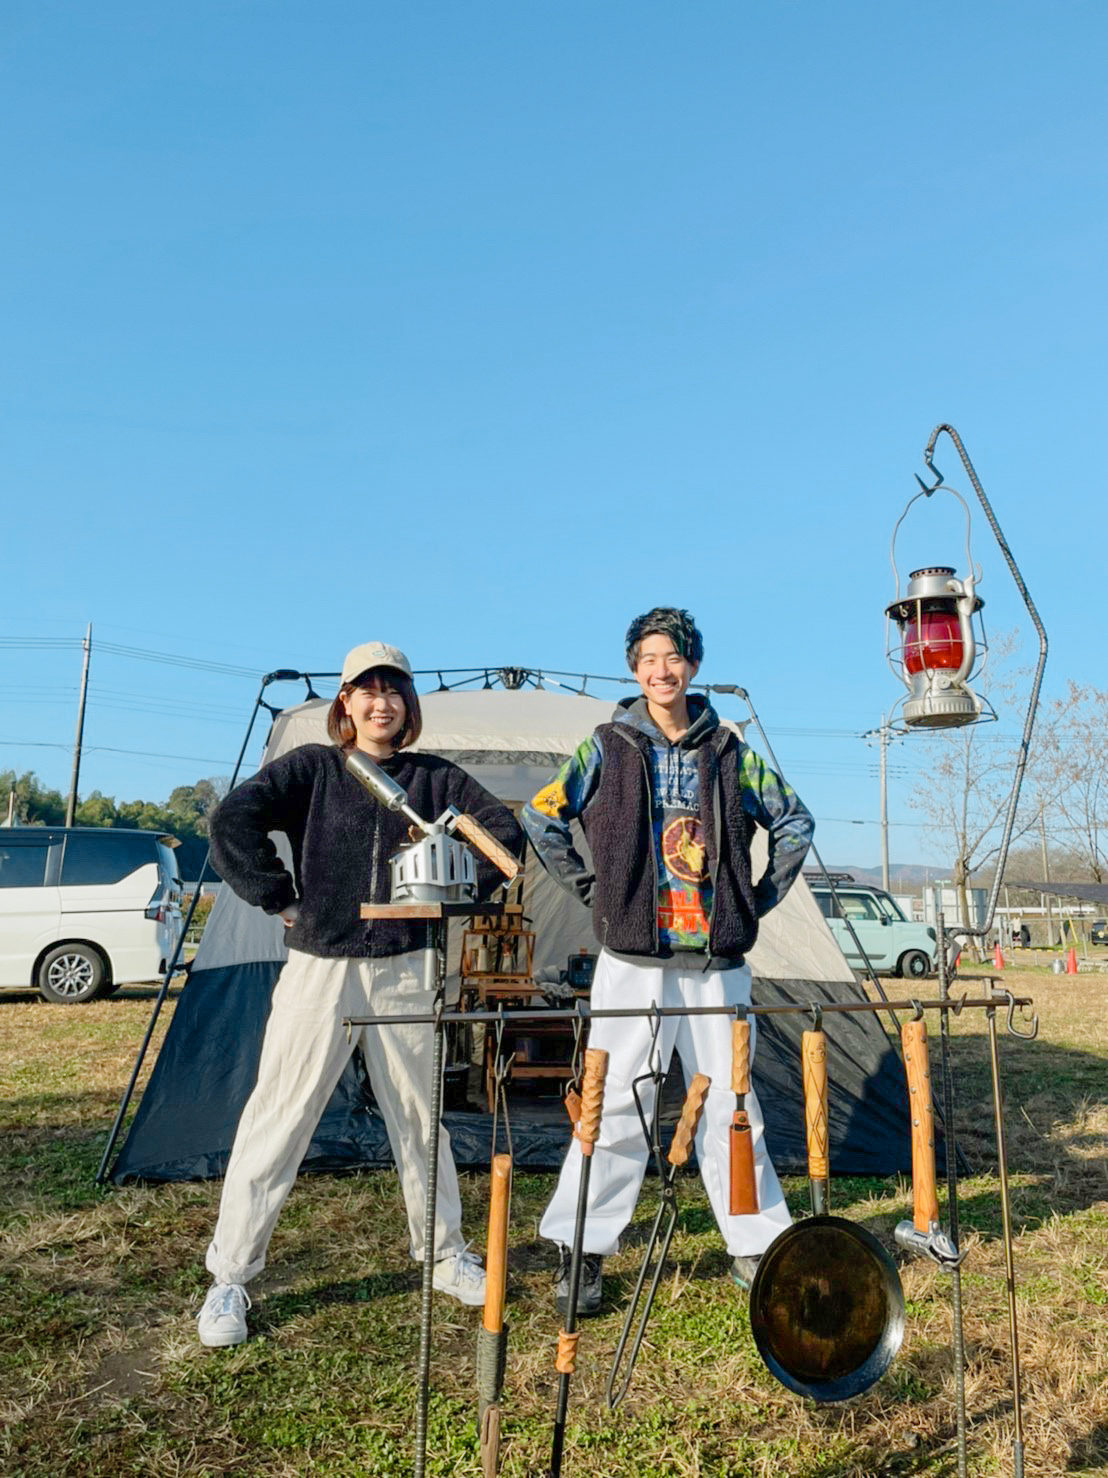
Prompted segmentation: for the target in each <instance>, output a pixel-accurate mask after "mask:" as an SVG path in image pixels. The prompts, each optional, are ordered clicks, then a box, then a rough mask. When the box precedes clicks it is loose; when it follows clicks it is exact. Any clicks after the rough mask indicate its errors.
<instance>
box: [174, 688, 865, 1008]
mask: <svg viewBox="0 0 1108 1478" xmlns="http://www.w3.org/2000/svg"><path fill="white" fill-rule="evenodd" d="M329 706H330V703H329V700H327V699H322V698H317V699H313V700H311V701H309V702H307V703H299V704H297V705H296V707H294V708H286V709H284V710H283V711H282V712H281V713H279V714H278V715H277V716H276V718H275V719H274V721H273V729H272V732H271V734H270V737H269V742H268V744H267V745H266V750H265V761H269V760H273V759H276V758H277V757H278V756H279V755H282V754H286V753H287V752H288V751H289V750H290V749H296V748H297V747H298V746H299V745H301V744H326V743H328V742H329V741H328V739H327V710H328V708H329ZM420 706H421V707H422V709H423V733H422V735H421V737H420V740H419V743H418V744H416V745H415V746H414V749H416V750H421V751H423V752H425V753H429V754H438V755H442V756H444V757H445V758H447V759H451V760H453V761H454V762H455V763H456V764H459V765H462V766H463V767H464V768H465V769H466V770H468V771H469V773H470V774H471V775H472V776H473V777H474V779H476V780H478V781H480V783H481V784H482V785H484V786H485V787H486V788H487V789H488V790H491V791H492V792H493V794H494V795H496V796H497V797H498V798H499V799H500V800H502V801H505V802H506V803H507V804H509V805H511V806H512V807H513V809H515V810H516V811H517V812H518V809H519V807H520V806H521V805H522V804H523V803H524V802H526V801H529V800H530V799H531V797H532V796H533V795H534V794H535V793H536V791H538V790H539V789H540V787H541V786H543V785H545V784H546V782H547V781H548V780H549V779H550V777H551V775H552V774H553V772H554V771H555V770H556V769H557V768H558V767H559V766H560V765H561V764H563V763H564V761H565V760H566V759H567V758H568V756H569V755H571V754H572V753H573V751H574V750H575V749H576V748H577V746H578V744H580V742H581V740H582V739H584V738H586V737H587V736H588V735H589V734H590V733H592V731H593V729H595V728H596V726H597V725H598V724H602V723H607V722H608V721H609V720H610V719H611V717H612V714H613V712H614V711H615V707H616V705H615V704H613V703H607V702H604V701H602V700H601V699H599V698H590V697H587V696H585V695H579V694H566V693H557V692H551V691H550V690H549V689H534V688H517V689H505V690H501V689H495V688H493V689H487V690H479V691H477V692H449V691H443V692H437V693H426V694H422V695H421V696H420ZM732 727H735V728H736V731H738V730H737V726H734V725H733V726H732ZM428 819H433V818H428ZM577 835H578V844H579V846H580V847H581V848H582V849H583V851H584V852H585V855H587V846H586V843H585V841H584V837H583V835H582V834H581V833H580V831H579V830H578V833H577ZM274 841H275V842H276V843H277V845H278V847H279V848H280V849H281V850H282V851H283V853H284V855H285V857H286V858H287V857H288V855H289V854H288V847H287V843H286V842H285V839H284V837H282V836H280V835H275V836H274ZM765 857H766V840H765V833H764V832H762V831H759V832H758V833H757V835H756V838H755V846H754V870H755V874H756V875H757V874H758V873H760V872H761V870H762V869H763V868H764V866H765ZM523 910H524V913H525V914H526V915H527V917H528V918H529V919H530V920H531V921H532V927H533V928H534V930H535V935H536V944H535V968H536V969H540V968H542V967H544V966H558V967H564V966H565V963H566V959H567V956H568V955H569V954H571V953H573V952H575V951H576V950H577V949H579V948H582V947H587V948H589V949H590V950H591V949H595V947H596V946H595V942H594V940H593V936H592V929H591V925H590V921H589V916H588V913H587V911H586V910H585V909H584V908H582V907H580V906H578V905H577V904H576V903H575V902H574V900H573V899H572V898H570V897H569V896H568V895H567V894H566V892H565V891H564V890H563V889H562V888H560V887H558V885H557V884H556V883H554V882H552V880H551V879H550V878H549V877H548V875H547V874H546V873H545V872H544V871H543V869H542V867H541V866H540V865H539V864H538V863H537V861H536V860H535V858H534V856H533V854H531V853H530V852H529V853H528V859H527V868H526V875H525V880H524V892H523ZM284 933H285V931H284V928H283V927H282V925H281V921H280V920H279V919H275V918H271V917H270V916H269V915H267V914H264V913H262V912H261V910H260V909H256V908H251V907H250V905H249V904H247V903H244V902H243V901H242V899H241V898H239V897H237V896H236V895H235V894H234V893H232V892H231V890H230V888H221V889H220V891H219V897H218V898H217V900H216V903H215V905H214V907H213V909H212V915H211V919H210V921H209V924H208V927H207V929H206V930H205V932H204V937H203V939H202V940H201V943H200V949H199V951H198V952H197V957H196V961H195V963H194V965H193V969H194V970H206V969H212V968H217V967H220V966H226V965H232V964H238V963H241V962H243V961H246V960H270V961H283V960H284V958H285V942H284ZM750 964H751V968H752V970H753V972H754V974H755V975H756V976H759V977H761V978H763V979H766V980H820V981H828V982H830V981H841V982H843V983H844V984H847V983H848V984H850V985H851V986H852V985H853V984H854V979H855V977H854V972H853V970H852V969H851V968H850V966H849V965H848V964H847V962H846V960H845V958H844V956H843V953H842V951H841V950H840V949H839V946H838V945H837V944H836V942H835V940H834V937H833V936H832V934H831V931H830V929H829V928H828V927H827V921H826V920H825V919H824V917H823V915H822V914H821V913H820V911H819V907H818V905H817V904H816V902H815V900H814V898H813V897H812V894H811V892H810V890H809V888H808V884H807V882H806V881H805V880H804V879H803V878H798V879H797V881H796V884H795V885H794V887H793V888H792V889H791V891H790V892H789V893H788V895H787V896H786V897H785V899H784V901H783V902H782V904H781V906H780V907H779V908H777V909H775V910H774V911H773V913H771V914H769V915H768V916H767V917H766V918H765V919H764V920H763V922H762V926H761V930H760V932H759V935H758V942H757V944H756V945H755V946H754V948H753V949H752V950H751V952H750Z"/></svg>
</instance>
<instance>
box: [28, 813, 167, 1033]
mask: <svg viewBox="0 0 1108 1478" xmlns="http://www.w3.org/2000/svg"><path fill="white" fill-rule="evenodd" d="M176 845H177V839H176V837H172V836H166V835H164V834H162V833H159V832H154V831H131V830H124V829H123V828H119V829H116V828H108V827H65V826H15V827H4V828H0V989H4V990H27V989H28V988H34V989H37V990H38V992H39V994H40V995H42V996H44V997H45V998H46V1000H48V1001H57V1002H60V1003H63V1004H66V1005H70V1004H74V1003H77V1002H80V1001H92V1000H95V998H96V997H97V996H105V995H109V994H111V992H112V991H114V990H118V989H119V987H120V986H121V985H126V984H129V983H131V982H135V981H141V980H152V979H155V978H156V977H157V976H158V975H160V974H162V973H163V972H164V970H165V969H166V966H167V964H168V962H169V960H170V958H171V957H172V954H173V951H174V949H175V948H176V945H177V938H178V935H179V933H180V929H181V880H180V878H179V877H178V874H177V864H176V860H175V858H174V855H173V848H174V847H175V846H176Z"/></svg>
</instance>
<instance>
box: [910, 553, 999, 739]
mask: <svg viewBox="0 0 1108 1478" xmlns="http://www.w3.org/2000/svg"><path fill="white" fill-rule="evenodd" d="M894 568H895V565H894ZM975 584H976V581H975V579H974V576H973V575H966V576H965V578H964V579H961V580H960V579H958V578H957V576H956V575H955V573H954V567H953V565H927V566H925V567H924V568H923V569H919V570H913V571H912V573H911V574H910V575H909V577H908V588H907V590H906V591H905V593H904V595H903V596H901V595H898V596H897V599H896V600H894V601H893V603H892V604H891V605H890V606H887V607H886V608H885V615H886V616H887V617H888V618H889V619H890V620H892V621H895V622H896V626H897V630H898V633H899V637H900V640H899V644H891V645H890V647H889V665H890V666H891V667H892V669H893V671H894V672H895V673H896V675H897V676H898V677H899V678H900V680H901V682H902V683H903V684H904V686H905V687H906V688H907V689H908V697H907V698H906V699H905V700H904V706H903V708H902V709H901V722H902V723H903V724H904V726H905V727H906V728H909V729H955V728H960V727H962V725H964V724H972V723H976V722H977V720H978V719H979V718H981V717H983V708H984V705H983V703H982V701H981V699H980V698H979V697H978V696H977V694H976V693H975V692H973V690H972V689H971V688H970V687H969V686H968V679H969V678H970V676H971V675H972V674H973V671H974V666H975V664H976V662H977V657H978V653H979V651H982V650H983V647H984V644H983V641H982V642H978V640H977V639H976V638H975V636H974V630H973V618H974V616H975V615H976V614H977V612H978V611H980V610H981V608H982V606H983V605H984V604H985V602H984V601H983V600H982V599H981V597H980V596H979V595H978V594H977V592H976V590H975V589H974V586H975ZM989 716H990V717H991V714H990V715H989Z"/></svg>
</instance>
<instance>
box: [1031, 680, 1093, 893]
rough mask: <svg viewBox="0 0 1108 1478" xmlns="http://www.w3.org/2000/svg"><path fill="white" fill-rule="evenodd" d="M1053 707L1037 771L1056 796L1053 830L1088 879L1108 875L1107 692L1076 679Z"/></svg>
mask: <svg viewBox="0 0 1108 1478" xmlns="http://www.w3.org/2000/svg"><path fill="white" fill-rule="evenodd" d="M1066 688H1067V691H1066V695H1065V697H1063V698H1056V699H1055V700H1054V701H1053V702H1052V703H1051V705H1050V708H1049V719H1048V723H1047V725H1046V726H1045V728H1044V742H1043V745H1042V748H1041V753H1040V761H1039V770H1040V773H1041V774H1042V776H1043V779H1044V781H1045V783H1046V786H1047V787H1049V790H1050V791H1052V792H1053V796H1052V800H1051V809H1052V811H1053V813H1054V814H1053V818H1052V819H1053V829H1054V830H1055V831H1056V832H1060V833H1061V834H1062V836H1063V837H1064V840H1065V845H1066V847H1067V849H1068V850H1069V851H1071V852H1073V853H1076V854H1077V855H1078V856H1079V857H1080V858H1081V861H1082V863H1083V866H1084V868H1085V869H1086V870H1087V874H1091V876H1092V878H1093V880H1094V881H1095V882H1098V883H1102V882H1103V881H1104V879H1105V876H1106V874H1108V780H1106V777H1108V693H1105V692H1102V691H1101V690H1100V689H1099V688H1094V687H1092V686H1091V685H1087V686H1081V685H1080V684H1078V683H1075V682H1073V681H1072V680H1071V681H1070V682H1068V683H1067V685H1066Z"/></svg>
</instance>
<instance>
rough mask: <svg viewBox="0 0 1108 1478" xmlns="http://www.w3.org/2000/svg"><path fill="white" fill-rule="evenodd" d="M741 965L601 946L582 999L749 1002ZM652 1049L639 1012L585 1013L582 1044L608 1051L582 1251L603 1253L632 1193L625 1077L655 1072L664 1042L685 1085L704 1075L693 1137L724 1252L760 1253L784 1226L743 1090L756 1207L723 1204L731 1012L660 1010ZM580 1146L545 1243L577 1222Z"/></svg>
mask: <svg viewBox="0 0 1108 1478" xmlns="http://www.w3.org/2000/svg"><path fill="white" fill-rule="evenodd" d="M750 987H751V978H750V967H749V966H747V965H744V966H742V967H740V968H739V969H735V970H720V971H708V972H705V971H703V970H695V969H694V970H688V969H678V968H673V967H672V965H667V966H663V965H662V964H661V963H659V964H657V965H633V964H630V963H629V962H628V961H626V960H621V959H618V958H616V956H614V955H611V954H608V953H607V952H606V951H602V952H601V955H600V958H599V959H598V960H597V962H596V972H595V974H594V977H593V984H592V992H591V1001H592V1006H593V1008H594V1009H595V1010H605V1009H616V1008H620V1007H624V1008H626V1007H637V1008H639V1009H640V1010H643V1011H645V1010H648V1009H649V1008H650V1007H651V1006H729V1007H734V1006H740V1005H742V1006H747V1005H749V1004H750ZM660 1020H661V1026H660V1030H659V1033H658V1041H657V1046H656V1048H655V1050H654V1052H653V1054H652V1052H651V1034H652V1031H653V1025H654V1023H653V1022H652V1021H651V1020H650V1018H649V1017H647V1016H629V1017H609V1018H608V1019H606V1020H605V1019H600V1020H594V1021H593V1022H592V1025H591V1027H590V1030H589V1046H590V1047H602V1048H603V1049H604V1050H605V1051H606V1052H607V1053H608V1077H607V1081H606V1083H605V1086H604V1103H603V1109H602V1112H601V1117H600V1135H599V1138H598V1139H597V1142H596V1149H595V1151H594V1153H593V1157H592V1169H591V1171H590V1175H589V1201H588V1216H587V1221H586V1224H585V1246H584V1250H585V1251H586V1252H590V1253H597V1254H600V1255H602V1256H606V1255H607V1254H609V1253H612V1252H615V1251H616V1249H617V1247H618V1245H619V1238H620V1234H621V1233H622V1232H623V1230H624V1228H625V1227H626V1226H627V1224H628V1223H629V1222H630V1220H631V1217H632V1215H633V1213H634V1210H635V1203H636V1202H637V1201H638V1198H639V1190H640V1188H641V1186H642V1180H643V1176H644V1174H645V1173H646V1165H647V1160H648V1158H649V1153H650V1151H649V1146H648V1144H647V1142H646V1139H645V1138H644V1136H643V1131H642V1125H641V1123H640V1121H639V1115H638V1111H637V1109H636V1108H635V1099H634V1094H633V1092H632V1087H631V1085H632V1083H633V1081H634V1079H635V1078H637V1077H639V1076H640V1075H641V1074H643V1073H646V1072H647V1071H648V1070H649V1066H651V1065H655V1064H656V1065H657V1066H658V1068H659V1070H660V1071H661V1072H662V1073H663V1074H664V1073H665V1072H666V1070H667V1068H668V1067H669V1061H670V1058H671V1056H672V1055H673V1049H674V1047H676V1048H677V1053H678V1055H679V1057H680V1059H681V1068H682V1071H683V1073H684V1077H685V1084H686V1087H687V1086H688V1083H689V1082H690V1080H691V1079H692V1076H693V1074H694V1073H705V1074H707V1076H708V1077H709V1078H711V1080H712V1086H711V1088H710V1089H709V1092H708V1096H707V1101H706V1103H705V1106H704V1114H703V1117H702V1118H701V1120H700V1127H699V1129H698V1130H697V1134H696V1158H697V1162H698V1164H699V1166H700V1174H701V1178H702V1179H703V1181H704V1186H705V1189H706V1190H707V1192H708V1199H709V1201H710V1202H711V1205H712V1211H713V1213H714V1215H715V1219H716V1223H717V1225H718V1226H719V1229H720V1232H721V1233H722V1235H723V1240H724V1242H725V1243H726V1245H727V1251H728V1252H729V1253H730V1254H731V1256H732V1257H734V1256H736V1255H741V1256H744V1257H750V1256H753V1255H755V1254H757V1253H760V1252H764V1251H765V1250H766V1248H767V1247H768V1246H769V1244H770V1243H771V1242H772V1241H773V1239H774V1238H775V1237H776V1236H777V1235H778V1233H779V1232H782V1231H784V1229H785V1228H786V1227H787V1226H789V1225H790V1223H791V1217H790V1216H789V1212H788V1209H787V1207H786V1205H785V1198H784V1195H783V1194H782V1191H781V1184H780V1182H779V1181H778V1179H777V1173H776V1171H775V1170H774V1168H773V1164H772V1162H771V1160H770V1158H769V1154H768V1153H767V1151H766V1147H765V1143H764V1139H763V1125H762V1110H761V1108H760V1106H759V1104H758V1097H757V1094H755V1093H754V1092H753V1090H752V1091H751V1092H750V1093H748V1094H747V1095H746V1111H747V1113H748V1115H749V1117H750V1128H751V1132H752V1137H753V1142H754V1174H755V1183H756V1185H757V1189H758V1206H759V1210H758V1212H757V1213H756V1214H755V1215H753V1216H732V1215H730V1212H729V1204H730V1175H731V1171H730V1166H731V1159H730V1134H731V1116H732V1114H733V1112H734V1109H735V1095H734V1093H732V1092H731V1018H729V1017H727V1016H665V1017H662V1018H660ZM755 1043H756V1025H755V1020H754V1019H753V1018H752V1019H751V1022H750V1058H751V1062H753V1060H754V1048H755ZM639 1096H640V1098H641V1099H642V1103H643V1109H644V1112H645V1114H646V1118H647V1123H649V1122H650V1116H651V1114H652V1113H653V1109H654V1087H653V1084H652V1083H651V1082H649V1081H647V1082H644V1083H640V1084H639ZM580 1175H581V1151H580V1149H579V1147H578V1145H577V1143H576V1141H574V1143H573V1144H572V1146H571V1147H570V1151H569V1154H568V1155H567V1157H566V1161H565V1164H564V1165H563V1166H562V1172H561V1175H560V1176H559V1178H558V1185H557V1188H556V1189H555V1192H554V1195H553V1197H552V1199H551V1201H550V1204H549V1206H548V1207H547V1208H546V1212H545V1214H544V1215H543V1218H542V1222H541V1223H540V1226H539V1231H540V1233H541V1235H542V1236H544V1237H547V1238H549V1239H550V1240H551V1241H553V1242H561V1243H563V1244H565V1245H566V1246H569V1245H570V1244H571V1243H572V1242H573V1231H574V1225H575V1223H576V1219H577V1189H578V1185H579V1183H580Z"/></svg>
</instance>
